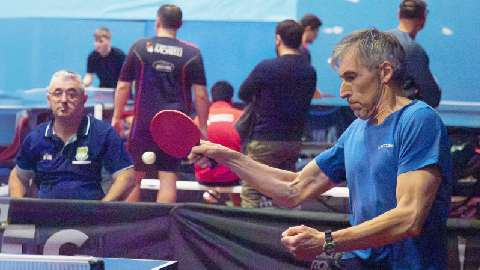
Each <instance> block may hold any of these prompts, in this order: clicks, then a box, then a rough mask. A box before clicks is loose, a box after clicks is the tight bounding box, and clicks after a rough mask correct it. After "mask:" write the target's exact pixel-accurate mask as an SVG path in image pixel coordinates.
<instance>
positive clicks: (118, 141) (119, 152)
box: [103, 128, 133, 174]
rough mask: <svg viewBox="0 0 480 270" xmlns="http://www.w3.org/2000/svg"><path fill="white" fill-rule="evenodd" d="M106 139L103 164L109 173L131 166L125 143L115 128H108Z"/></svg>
mask: <svg viewBox="0 0 480 270" xmlns="http://www.w3.org/2000/svg"><path fill="white" fill-rule="evenodd" d="M106 141H107V144H106V147H105V151H106V153H105V156H104V157H103V165H104V166H105V169H106V170H107V171H108V172H109V173H111V174H115V173H117V172H119V171H121V170H124V169H128V168H130V167H133V163H132V160H131V158H130V155H129V154H128V152H127V149H126V147H125V144H124V142H123V140H122V138H121V137H120V135H119V134H118V132H117V131H116V130H114V129H113V128H111V129H110V130H109V132H108V135H107V138H106Z"/></svg>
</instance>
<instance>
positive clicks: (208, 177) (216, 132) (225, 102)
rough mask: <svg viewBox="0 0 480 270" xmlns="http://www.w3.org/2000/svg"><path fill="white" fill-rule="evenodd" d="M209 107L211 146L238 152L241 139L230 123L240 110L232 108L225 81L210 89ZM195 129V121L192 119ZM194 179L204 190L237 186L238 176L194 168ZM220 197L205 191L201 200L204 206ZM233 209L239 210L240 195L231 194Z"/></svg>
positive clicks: (226, 171)
mask: <svg viewBox="0 0 480 270" xmlns="http://www.w3.org/2000/svg"><path fill="white" fill-rule="evenodd" d="M211 93H212V101H213V103H212V105H211V106H210V109H209V112H208V122H207V124H208V126H207V132H208V137H209V140H210V141H211V142H214V143H218V144H221V145H223V146H226V147H228V148H230V149H233V150H235V151H240V148H241V143H242V139H241V138H240V135H239V134H238V132H237V130H236V129H235V127H234V126H233V123H234V122H235V121H237V119H238V118H239V117H240V115H241V114H242V110H239V109H235V108H234V107H233V93H234V90H233V86H232V85H231V84H230V83H229V82H227V81H219V82H216V83H215V84H214V85H213V86H212V89H211ZM195 122H196V123H197V125H198V117H195ZM195 176H196V177H197V178H198V181H199V182H200V183H201V184H203V185H207V186H235V185H240V180H239V179H238V176H237V175H236V174H235V173H233V172H232V171H231V170H230V169H229V168H227V167H225V166H223V165H218V166H216V167H215V168H213V169H211V168H202V167H200V166H198V165H195ZM219 196H220V194H219V193H218V192H216V191H215V190H211V191H208V192H206V193H205V194H204V196H203V198H204V199H205V201H207V202H216V201H218V197H219ZM230 199H231V200H232V204H233V205H234V206H240V204H241V198H240V194H234V193H232V194H230Z"/></svg>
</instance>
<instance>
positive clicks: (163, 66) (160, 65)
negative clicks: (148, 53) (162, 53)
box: [153, 60, 175, 72]
mask: <svg viewBox="0 0 480 270" xmlns="http://www.w3.org/2000/svg"><path fill="white" fill-rule="evenodd" d="M174 67H175V66H174V65H173V64H172V63H170V62H167V61H162V60H160V61H155V62H153V68H154V69H156V70H158V71H163V72H172V71H173V68H174Z"/></svg>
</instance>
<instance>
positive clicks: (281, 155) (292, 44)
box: [239, 20, 317, 207]
mask: <svg viewBox="0 0 480 270" xmlns="http://www.w3.org/2000/svg"><path fill="white" fill-rule="evenodd" d="M302 34H303V27H302V26H301V25H300V24H298V23H297V22H295V21H293V20H285V21H282V22H280V23H279V24H277V26H276V29H275V47H276V52H277V55H278V57H276V58H272V59H267V60H263V61H261V62H260V63H259V64H258V65H257V66H255V68H254V69H253V71H252V72H251V73H250V74H249V75H248V77H247V79H246V80H245V81H244V82H243V83H242V85H241V86H240V90H239V97H240V99H242V100H243V101H244V102H245V103H249V102H250V101H251V100H252V99H253V98H254V97H255V101H254V114H255V118H256V120H255V125H254V128H253V134H252V135H251V137H250V141H249V143H248V145H247V154H248V156H249V157H251V158H252V159H254V160H256V161H259V162H261V163H263V164H267V165H269V166H272V167H275V168H280V169H284V170H289V171H295V170H296V168H295V164H296V162H297V160H298V158H299V156H300V150H301V148H302V141H301V139H302V134H303V131H304V127H305V121H306V117H307V113H308V110H309V108H310V103H311V101H312V96H313V93H314V92H315V88H316V83H317V73H316V71H315V69H314V68H313V67H312V66H311V65H310V62H309V61H308V59H307V58H306V57H304V56H303V55H301V54H300V52H299V50H298V48H299V47H300V44H301V42H302ZM242 186H243V190H242V206H243V207H261V206H269V205H270V204H271V201H270V200H269V199H268V198H265V197H264V196H262V195H261V194H260V193H259V192H258V191H256V190H254V189H252V188H250V187H249V186H248V185H247V184H246V183H242ZM261 202H262V203H261ZM263 202H265V203H266V204H265V205H264V204H263Z"/></svg>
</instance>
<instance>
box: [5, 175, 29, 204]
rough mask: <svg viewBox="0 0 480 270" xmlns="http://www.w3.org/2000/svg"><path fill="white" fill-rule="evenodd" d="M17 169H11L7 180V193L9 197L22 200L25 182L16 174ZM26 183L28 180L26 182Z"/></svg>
mask: <svg viewBox="0 0 480 270" xmlns="http://www.w3.org/2000/svg"><path fill="white" fill-rule="evenodd" d="M17 171H18V170H17V168H16V167H15V168H13V170H12V171H11V173H10V177H9V179H8V191H9V194H10V197H17V198H22V197H24V196H25V193H26V190H27V189H26V181H22V180H21V179H20V178H19V176H18V174H17ZM27 181H28V180H27Z"/></svg>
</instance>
